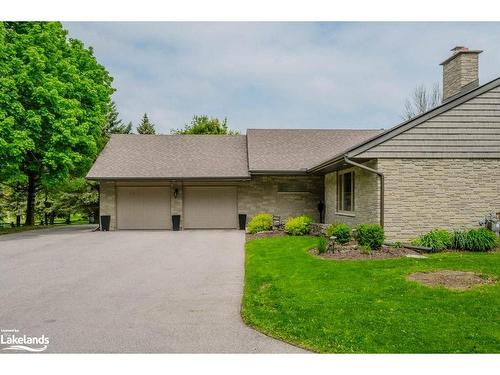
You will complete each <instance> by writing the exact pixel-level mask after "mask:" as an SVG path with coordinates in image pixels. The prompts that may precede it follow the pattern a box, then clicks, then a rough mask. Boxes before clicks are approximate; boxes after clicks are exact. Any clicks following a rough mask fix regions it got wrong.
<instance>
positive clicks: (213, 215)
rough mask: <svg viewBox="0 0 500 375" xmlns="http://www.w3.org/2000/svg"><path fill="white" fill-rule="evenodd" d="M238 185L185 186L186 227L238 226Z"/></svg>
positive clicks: (221, 227)
mask: <svg viewBox="0 0 500 375" xmlns="http://www.w3.org/2000/svg"><path fill="white" fill-rule="evenodd" d="M237 216H238V215H237V194H236V186H185V187H184V228H186V229H203V228H205V229H216V228H220V229H225V228H237V225H238V217H237Z"/></svg>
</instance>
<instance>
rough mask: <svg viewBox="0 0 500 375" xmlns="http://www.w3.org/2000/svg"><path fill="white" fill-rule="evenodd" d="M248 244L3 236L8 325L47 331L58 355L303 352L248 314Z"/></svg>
mask: <svg viewBox="0 0 500 375" xmlns="http://www.w3.org/2000/svg"><path fill="white" fill-rule="evenodd" d="M243 244H244V234H243V233H242V232H241V231H235V230H233V231H224V230H210V231H201V230H199V231H183V232H182V231H181V232H170V231H121V232H92V231H91V230H90V229H89V227H67V228H59V229H50V230H39V231H31V232H24V233H19V234H12V235H4V236H0V301H1V302H0V329H4V330H5V329H17V330H18V331H19V333H18V335H29V336H39V335H42V334H43V335H45V336H48V337H49V339H50V343H49V345H48V348H47V350H46V351H47V352H52V353H54V352H59V353H82V352H83V353H230V352H235V353H254V352H255V353H285V352H301V350H300V349H298V348H295V347H293V346H290V345H287V344H285V343H282V342H280V341H277V340H274V339H271V338H269V337H267V336H265V335H263V334H260V333H258V332H256V331H254V330H252V329H251V328H248V327H247V326H245V325H244V323H243V322H242V320H241V317H240V314H239V310H240V302H241V296H242V288H243V264H244V250H243ZM1 347H5V345H0V348H1ZM0 352H1V350H0Z"/></svg>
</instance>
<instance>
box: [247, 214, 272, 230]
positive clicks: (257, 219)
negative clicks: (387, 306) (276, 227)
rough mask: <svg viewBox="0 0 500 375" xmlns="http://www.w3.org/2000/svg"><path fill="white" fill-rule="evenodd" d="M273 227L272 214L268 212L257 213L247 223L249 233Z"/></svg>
mask: <svg viewBox="0 0 500 375" xmlns="http://www.w3.org/2000/svg"><path fill="white" fill-rule="evenodd" d="M272 227H273V216H272V215H270V214H257V215H255V216H254V217H253V218H252V220H250V222H249V223H248V225H247V230H248V232H249V233H257V232H263V231H265V230H271V229H272Z"/></svg>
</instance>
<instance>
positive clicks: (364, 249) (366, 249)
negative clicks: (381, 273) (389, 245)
mask: <svg viewBox="0 0 500 375" xmlns="http://www.w3.org/2000/svg"><path fill="white" fill-rule="evenodd" d="M359 251H360V253H361V254H364V255H370V254H371V253H372V250H371V249H370V246H366V245H361V246H360V247H359Z"/></svg>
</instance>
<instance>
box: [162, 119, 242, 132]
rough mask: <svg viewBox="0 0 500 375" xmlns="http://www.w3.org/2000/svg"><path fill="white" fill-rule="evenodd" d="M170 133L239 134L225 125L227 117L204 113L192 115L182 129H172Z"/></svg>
mask: <svg viewBox="0 0 500 375" xmlns="http://www.w3.org/2000/svg"><path fill="white" fill-rule="evenodd" d="M171 133H172V134H225V135H237V134H240V132H239V131H237V130H231V129H229V127H228V126H227V119H226V118H225V119H224V120H222V121H221V120H219V119H218V118H209V117H208V116H206V115H201V116H194V117H193V120H191V123H189V124H186V125H185V126H184V129H172V130H171Z"/></svg>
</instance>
